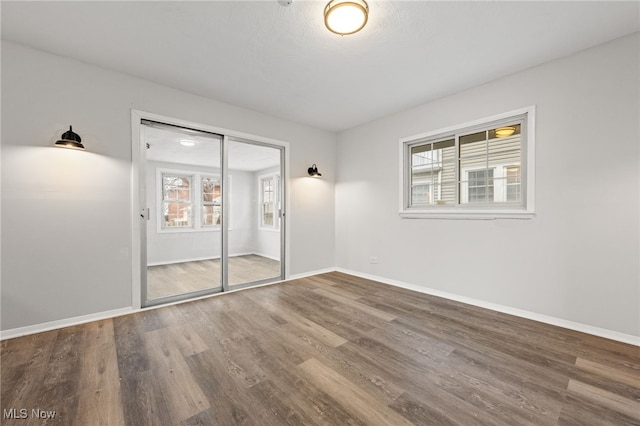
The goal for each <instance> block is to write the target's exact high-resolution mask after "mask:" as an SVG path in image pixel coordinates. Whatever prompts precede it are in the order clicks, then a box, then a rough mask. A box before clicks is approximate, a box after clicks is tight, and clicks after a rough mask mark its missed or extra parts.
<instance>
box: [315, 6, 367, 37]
mask: <svg viewBox="0 0 640 426" xmlns="http://www.w3.org/2000/svg"><path fill="white" fill-rule="evenodd" d="M368 19H369V5H367V2H366V1H364V0H332V1H330V2H329V3H327V6H326V7H325V8H324V24H325V25H326V26H327V29H328V30H329V31H331V32H333V33H336V34H340V35H348V34H354V33H357V32H358V31H360V30H361V29H362V28H364V26H365V25H366V24H367V20H368Z"/></svg>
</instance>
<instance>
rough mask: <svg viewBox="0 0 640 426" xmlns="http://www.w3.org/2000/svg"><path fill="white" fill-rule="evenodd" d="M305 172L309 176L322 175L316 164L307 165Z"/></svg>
mask: <svg viewBox="0 0 640 426" xmlns="http://www.w3.org/2000/svg"><path fill="white" fill-rule="evenodd" d="M307 172H308V173H309V176H312V177H317V176H322V173H320V172H319V171H318V166H316V165H315V164H314V165H313V166H311V167H309V169H308V170H307Z"/></svg>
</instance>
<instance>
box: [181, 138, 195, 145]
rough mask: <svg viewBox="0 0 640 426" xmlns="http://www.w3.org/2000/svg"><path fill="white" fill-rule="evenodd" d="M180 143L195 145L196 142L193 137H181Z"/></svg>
mask: <svg viewBox="0 0 640 426" xmlns="http://www.w3.org/2000/svg"><path fill="white" fill-rule="evenodd" d="M180 145H182V146H195V145H196V143H195V142H194V141H192V140H191V139H180Z"/></svg>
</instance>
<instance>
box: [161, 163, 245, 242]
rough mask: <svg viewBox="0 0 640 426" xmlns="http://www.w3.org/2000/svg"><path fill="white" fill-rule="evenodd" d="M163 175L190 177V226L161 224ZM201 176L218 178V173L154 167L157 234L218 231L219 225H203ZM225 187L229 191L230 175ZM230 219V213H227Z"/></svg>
mask: <svg viewBox="0 0 640 426" xmlns="http://www.w3.org/2000/svg"><path fill="white" fill-rule="evenodd" d="M163 175H172V176H182V177H189V178H190V179H191V194H190V195H191V226H189V227H175V228H174V227H165V226H163V223H164V220H163V217H162V204H163V202H164V199H163V191H164V188H163V180H162V176H163ZM203 177H205V178H206V177H216V178H220V175H219V174H216V173H209V172H200V171H194V170H181V169H169V168H161V167H158V168H157V169H156V191H157V192H156V193H157V194H158V196H157V197H156V198H157V200H156V211H157V214H156V231H157V232H158V234H175V233H181V232H182V233H188V232H220V230H221V229H222V228H221V227H220V225H206V226H205V225H203V224H202V223H203V221H202V206H203V204H202V178H203ZM227 188H228V191H230V192H231V176H229V177H228V178H227ZM228 197H229V198H228V202H229V212H231V208H232V205H233V204H232V201H231V194H228ZM229 216H230V219H231V216H232V215H231V214H230V213H229ZM229 230H232V227H231V223H229Z"/></svg>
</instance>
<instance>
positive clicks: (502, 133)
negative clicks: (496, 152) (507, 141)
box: [496, 126, 516, 138]
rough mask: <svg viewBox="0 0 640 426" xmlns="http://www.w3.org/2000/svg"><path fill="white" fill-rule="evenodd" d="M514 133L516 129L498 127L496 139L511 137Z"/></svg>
mask: <svg viewBox="0 0 640 426" xmlns="http://www.w3.org/2000/svg"><path fill="white" fill-rule="evenodd" d="M515 132H516V128H515V127H513V126H506V127H498V128H497V129H496V137H498V138H506V137H508V136H511V135H512V134H514V133H515Z"/></svg>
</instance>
